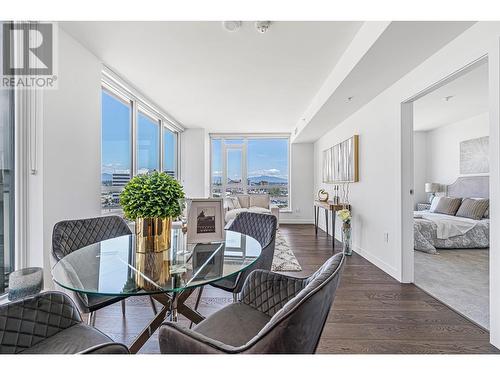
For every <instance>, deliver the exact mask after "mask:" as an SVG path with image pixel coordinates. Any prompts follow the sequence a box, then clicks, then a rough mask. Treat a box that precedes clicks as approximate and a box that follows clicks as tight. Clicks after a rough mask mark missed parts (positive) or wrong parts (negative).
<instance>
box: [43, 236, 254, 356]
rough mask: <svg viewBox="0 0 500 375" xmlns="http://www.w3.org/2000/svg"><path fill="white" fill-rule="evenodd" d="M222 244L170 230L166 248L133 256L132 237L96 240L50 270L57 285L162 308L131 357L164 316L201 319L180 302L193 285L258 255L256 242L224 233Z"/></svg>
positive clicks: (213, 278)
mask: <svg viewBox="0 0 500 375" xmlns="http://www.w3.org/2000/svg"><path fill="white" fill-rule="evenodd" d="M224 237H225V238H224V241H221V242H213V243H188V241H187V236H186V234H185V233H184V231H183V230H182V229H181V228H180V227H178V228H174V229H172V230H171V246H170V248H169V249H167V250H164V251H161V252H147V253H144V252H137V251H136V240H135V235H126V236H121V237H116V238H113V239H109V240H105V241H101V242H98V243H95V244H93V245H89V246H86V247H83V248H81V249H78V250H76V251H73V252H72V253H70V254H68V255H66V256H65V257H64V258H62V259H61V260H60V261H59V262H58V263H56V264H55V266H54V267H53V268H52V278H53V280H54V282H55V283H56V284H58V285H60V286H61V287H63V288H65V289H68V290H72V291H74V292H78V293H84V294H91V295H98V296H113V297H116V296H123V297H127V296H138V295H149V296H150V297H152V298H153V299H154V300H156V301H158V302H160V303H161V305H162V309H161V310H160V311H157V310H156V309H155V305H154V303H153V304H152V305H153V308H154V309H155V314H156V315H155V317H154V318H153V319H152V320H151V321H150V322H149V324H148V325H147V326H146V327H145V328H144V329H143V331H142V332H141V333H140V334H139V335H138V336H137V337H136V338H135V340H134V341H133V343H132V344H131V345H130V347H129V349H130V351H131V352H132V353H136V352H137V351H139V349H140V348H141V347H142V346H143V345H144V344H145V343H146V341H147V340H148V339H149V337H151V335H152V334H153V333H154V332H155V331H156V330H157V329H158V327H159V326H160V325H161V323H162V322H163V321H164V320H165V319H166V318H169V319H170V320H172V321H176V320H177V316H178V314H182V315H183V316H185V317H186V318H188V319H189V320H190V321H191V322H193V323H195V324H198V323H200V322H201V321H202V320H203V319H204V317H203V316H202V315H201V314H200V313H199V312H197V311H195V310H193V309H191V308H190V307H189V306H187V305H186V304H185V301H186V300H187V298H188V297H189V296H190V295H191V294H192V293H193V291H194V290H195V289H196V287H200V286H203V285H206V284H209V283H212V282H215V281H218V280H221V279H225V278H229V277H231V276H233V275H237V274H238V273H240V272H241V271H244V270H245V269H246V268H248V267H250V266H251V265H252V264H253V263H254V262H255V261H256V260H257V259H258V258H259V256H260V254H261V251H262V248H261V246H260V244H259V242H258V241H257V240H256V239H254V238H252V237H250V236H247V235H244V234H241V233H237V232H233V231H229V230H226V231H225V234H224Z"/></svg>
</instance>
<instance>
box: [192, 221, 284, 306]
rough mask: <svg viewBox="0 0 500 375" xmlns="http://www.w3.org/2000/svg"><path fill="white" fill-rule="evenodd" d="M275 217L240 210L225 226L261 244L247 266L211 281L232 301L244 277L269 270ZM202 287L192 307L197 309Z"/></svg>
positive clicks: (271, 261) (274, 232) (239, 289)
mask: <svg viewBox="0 0 500 375" xmlns="http://www.w3.org/2000/svg"><path fill="white" fill-rule="evenodd" d="M276 226H277V219H276V217H275V216H274V215H268V214H258V213H254V212H242V213H240V214H238V216H236V218H235V219H234V220H233V222H232V223H230V224H229V226H228V227H227V228H226V229H228V230H231V231H234V232H238V233H242V234H245V235H247V236H250V237H253V238H255V239H256V240H257V241H258V242H259V243H260V246H262V252H261V255H260V257H259V259H257V260H256V261H255V263H254V264H252V265H251V266H250V267H249V268H247V269H246V270H245V271H243V272H240V273H238V274H237V275H234V276H232V277H229V278H226V279H222V280H220V281H217V282H214V283H211V284H210V285H212V286H214V287H216V288H219V289H222V290H225V291H226V292H230V293H233V302H236V300H237V295H238V293H240V292H241V289H242V288H243V284H244V282H245V279H246V277H247V276H248V275H249V274H250V272H252V271H253V270H256V269H262V270H271V265H272V264H273V258H274V247H275V240H276ZM202 293H203V287H200V288H199V292H198V297H197V298H196V302H195V307H194V309H195V310H197V309H198V305H199V304H200V299H201V295H202Z"/></svg>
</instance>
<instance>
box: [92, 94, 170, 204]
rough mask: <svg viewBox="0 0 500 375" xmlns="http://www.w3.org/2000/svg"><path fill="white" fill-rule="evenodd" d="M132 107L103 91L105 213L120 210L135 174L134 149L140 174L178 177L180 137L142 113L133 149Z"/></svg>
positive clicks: (102, 174)
mask: <svg viewBox="0 0 500 375" xmlns="http://www.w3.org/2000/svg"><path fill="white" fill-rule="evenodd" d="M132 106H133V102H132V101H126V100H123V99H121V98H119V97H117V96H115V95H113V94H112V93H110V92H108V91H107V90H105V89H103V90H102V114H101V126H102V129H101V132H102V133H101V143H102V153H101V207H102V209H103V210H104V211H106V210H107V211H109V210H116V209H119V208H120V204H119V203H120V193H121V192H122V190H123V187H124V186H125V185H126V184H127V182H128V181H130V179H131V177H132V175H133V174H134V172H133V170H134V167H133V165H132V162H133V160H132V155H133V147H135V152H136V167H135V169H136V173H137V174H140V173H147V172H150V171H153V170H162V171H164V172H166V173H168V174H169V175H171V176H172V177H177V168H176V165H177V133H175V132H173V131H171V130H169V129H168V128H166V127H165V126H162V123H161V121H160V120H159V119H154V118H152V117H150V116H149V115H146V114H145V113H143V112H142V111H141V110H138V111H137V121H136V122H137V129H136V135H137V136H136V139H137V141H136V144H135V145H133V144H132V132H133V129H132V113H133V111H132ZM161 141H162V142H161ZM160 150H162V152H161V153H160ZM161 154H162V156H161Z"/></svg>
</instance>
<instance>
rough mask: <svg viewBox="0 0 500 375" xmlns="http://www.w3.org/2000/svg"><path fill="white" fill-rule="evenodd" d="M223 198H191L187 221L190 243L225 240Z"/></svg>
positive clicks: (188, 240)
mask: <svg viewBox="0 0 500 375" xmlns="http://www.w3.org/2000/svg"><path fill="white" fill-rule="evenodd" d="M223 215H224V207H223V203H222V198H210V199H191V206H190V208H189V213H188V221H187V242H188V243H211V242H221V241H224V216H223Z"/></svg>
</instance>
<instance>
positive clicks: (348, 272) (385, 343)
mask: <svg viewBox="0 0 500 375" xmlns="http://www.w3.org/2000/svg"><path fill="white" fill-rule="evenodd" d="M280 232H281V233H282V234H283V236H284V237H285V238H286V240H287V242H288V243H289V245H290V247H291V248H292V250H293V252H294V253H295V255H296V257H297V259H298V260H299V262H300V264H301V266H302V268H303V271H302V272H300V273H298V272H292V273H290V274H291V275H294V276H300V275H304V276H305V275H309V274H311V273H312V272H314V271H315V270H316V269H317V268H318V267H319V266H320V265H321V264H322V263H323V262H324V261H325V260H326V259H328V258H329V257H330V256H331V255H332V249H331V238H330V239H327V238H326V234H325V233H324V232H322V231H319V232H318V236H317V237H316V236H315V235H314V227H313V226H312V225H281V227H280ZM336 251H339V250H336ZM196 294H197V293H196V292H195V293H193V295H192V296H191V297H190V299H189V300H188V301H189V303H190V304H194V299H195V297H196ZM231 298H232V297H231V295H230V294H229V293H226V292H223V291H220V290H217V289H214V288H211V287H207V288H205V291H204V293H203V298H202V300H201V303H200V308H199V310H200V312H201V313H202V314H204V315H205V316H208V315H210V314H211V313H213V312H214V311H216V310H218V309H220V308H221V307H222V306H224V305H225V304H227V303H230V302H231ZM152 317H153V312H152V309H151V307H150V305H149V301H148V300H147V298H144V297H140V298H139V297H138V298H132V299H128V300H127V314H126V318H125V319H123V318H122V315H121V308H120V304H115V305H112V306H109V307H107V308H105V309H103V310H101V311H99V312H98V313H97V318H96V327H97V328H99V329H101V330H102V331H103V332H105V333H107V334H108V335H110V336H111V337H112V338H113V339H115V340H116V341H120V342H124V343H126V344H128V343H130V342H131V341H132V339H133V338H134V336H135V335H137V334H138V333H139V332H140V331H141V330H142V329H143V328H144V326H145V325H146V324H147V322H148V321H149V320H150V319H151V318H152ZM179 322H180V324H188V322H187V321H186V320H185V319H183V317H182V316H181V317H180V318H179ZM498 352H499V351H498V350H497V349H495V348H494V347H493V346H492V345H490V344H489V334H488V332H487V331H485V330H484V329H482V328H481V327H479V326H477V325H475V324H473V323H471V322H470V321H468V320H467V319H465V318H463V317H462V316H460V315H459V314H457V313H456V312H454V311H453V310H451V309H449V308H448V307H446V306H445V305H443V304H442V303H440V302H439V301H437V300H436V299H434V298H432V297H431V296H429V295H428V294H426V293H425V292H423V291H422V290H420V289H419V288H417V287H416V286H414V285H412V284H400V283H399V282H397V281H396V280H395V279H393V278H392V277H390V276H389V275H387V274H386V273H384V272H383V271H381V270H380V269H379V268H377V267H375V266H374V265H372V264H371V263H370V262H368V261H367V260H365V259H364V258H362V257H361V256H359V255H356V254H354V255H353V256H352V257H349V258H348V259H347V263H346V267H345V270H344V274H343V277H342V280H341V283H340V287H339V289H338V291H337V296H336V298H335V302H334V304H333V307H332V310H331V311H330V315H329V317H328V320H327V324H326V326H325V330H324V331H323V335H322V337H321V341H320V344H319V347H318V353H324V354H326V353H498ZM139 353H159V346H158V335H157V333H155V334H154V335H153V336H152V337H151V338H150V339H149V341H148V342H147V343H146V345H145V346H144V347H143V348H142V349H141V351H140V352H139Z"/></svg>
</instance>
